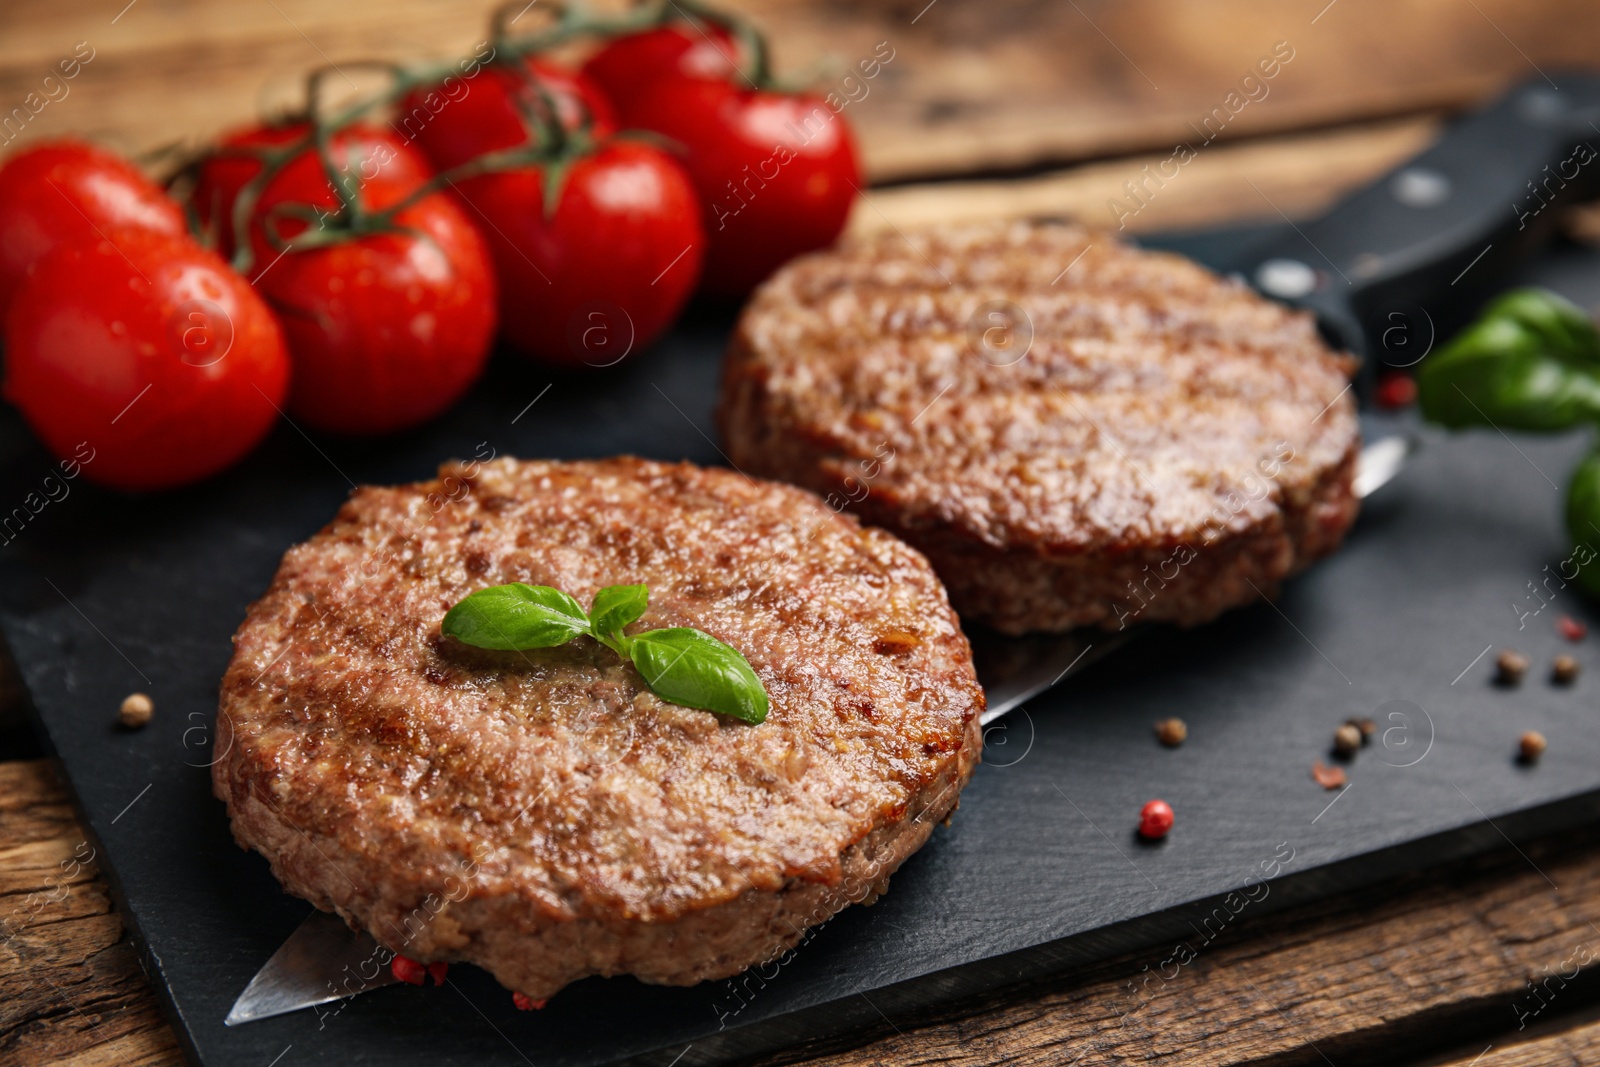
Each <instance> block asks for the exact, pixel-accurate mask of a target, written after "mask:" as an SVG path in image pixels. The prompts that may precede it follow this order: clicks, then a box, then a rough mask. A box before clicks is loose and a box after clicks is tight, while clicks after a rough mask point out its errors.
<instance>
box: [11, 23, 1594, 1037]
mask: <svg viewBox="0 0 1600 1067" xmlns="http://www.w3.org/2000/svg"><path fill="white" fill-rule="evenodd" d="M125 3H126V0H111V2H104V0H93V2H88V0H10V2H8V3H7V4H6V5H5V8H4V10H3V11H0V143H3V142H7V141H10V142H12V144H13V145H19V144H23V143H26V142H27V141H29V140H33V139H36V138H41V137H47V136H58V135H61V134H65V133H69V132H80V133H87V134H90V135H93V136H96V137H99V138H102V139H104V140H106V141H108V142H110V143H112V144H114V145H116V146H118V147H121V148H123V149H125V150H128V151H135V152H141V151H145V150H149V149H152V148H156V147H159V146H162V145H167V144H171V143H173V142H177V141H184V140H189V141H194V140H197V139H201V138H204V137H208V136H211V135H213V134H215V133H216V132H217V131H218V130H221V129H223V128H225V127H227V126H229V125H232V124H235V123H239V122H241V121H245V120H248V119H249V118H250V117H251V116H252V114H253V113H255V111H256V110H257V108H258V107H260V106H265V107H271V106H274V105H275V104H277V105H281V104H282V103H283V102H284V101H286V100H288V99H289V98H290V97H291V96H292V92H293V88H294V86H295V85H296V84H297V82H298V74H299V72H301V71H303V70H305V69H306V68H308V67H311V66H316V65H323V64H332V65H339V64H340V63H350V62H351V61H353V60H356V59H360V58H364V57H369V56H373V55H383V56H389V57H400V58H406V59H415V58H420V57H424V56H438V55H440V54H442V53H447V52H448V51H450V50H453V49H463V50H464V49H466V48H467V47H469V46H470V45H471V44H473V43H474V42H475V40H477V39H478V38H479V37H480V36H481V30H480V27H481V25H482V24H483V17H482V16H483V10H484V9H483V7H482V6H481V5H479V4H476V3H472V4H440V3H437V2H435V0H389V2H387V3H382V4H380V3H378V2H377V0H362V2H359V3H347V4H339V5H335V4H326V3H321V2H318V0H240V2H237V3H231V4H227V5H223V4H221V3H216V4H208V3H200V2H197V0H133V3H131V4H127V5H126V6H124V4H125ZM738 6H740V7H742V8H744V9H747V10H749V11H751V12H752V13H754V14H755V15H756V17H757V18H758V19H759V20H761V21H762V22H763V23H764V24H765V25H766V26H767V27H768V28H769V29H772V30H775V31H777V32H776V33H775V38H776V44H777V54H778V59H779V63H780V67H787V68H789V69H794V68H796V67H798V66H801V65H804V64H806V63H808V62H810V61H812V60H814V59H816V58H818V57H819V56H822V55H823V54H825V53H832V54H834V55H836V56H838V57H840V58H841V59H842V60H843V61H844V64H845V65H846V66H848V65H851V64H853V63H854V62H855V61H856V60H857V59H858V58H860V57H865V56H867V55H869V54H871V53H872V52H873V51H874V48H875V47H876V46H877V44H878V43H879V42H888V44H889V47H891V48H892V49H893V50H894V58H893V60H892V61H891V62H890V63H889V64H888V65H887V66H886V67H885V68H884V69H883V71H882V72H881V74H880V76H879V77H878V78H876V79H874V80H873V81H872V83H870V85H869V87H868V91H867V93H866V95H865V96H864V97H862V98H861V99H859V100H858V101H856V102H854V103H852V104H851V105H849V108H850V110H849V111H848V112H847V114H849V116H850V117H851V118H852V119H853V120H854V121H855V123H856V126H857V128H858V130H859V132H860V136H861V141H862V146H863V152H864V156H865V159H866V163H867V167H868V170H869V172H870V175H871V177H872V181H873V185H874V187H873V188H871V189H869V191H868V193H867V195H866V196H865V198H864V199H863V201H862V202H861V204H860V205H859V207H858V210H857V213H856V216H855V218H854V219H853V220H852V226H853V227H854V228H856V229H857V230H871V229H874V228H881V227H889V226H896V227H901V228H905V227H909V226H913V225H916V224H919V223H922V222H926V221H930V220H936V219H949V218H961V217H980V216H984V215H993V214H1016V215H1021V214H1036V213H1051V214H1077V215H1079V216H1081V217H1083V218H1085V219H1087V220H1088V221H1091V222H1099V223H1102V224H1103V223H1107V222H1112V221H1114V218H1115V215H1114V214H1113V213H1112V210H1111V209H1110V208H1109V207H1108V201H1111V200H1113V199H1116V198H1118V197H1121V196H1123V195H1124V186H1123V183H1124V182H1127V181H1129V180H1131V179H1134V178H1136V177H1137V176H1138V175H1139V173H1140V168H1141V167H1142V166H1143V164H1144V163H1146V162H1151V161H1154V160H1159V159H1163V158H1165V157H1166V156H1167V155H1168V154H1170V152H1171V150H1172V146H1173V144H1174V143H1175V142H1176V141H1177V140H1179V139H1193V137H1194V132H1193V128H1192V127H1191V126H1190V124H1191V123H1196V124H1201V123H1204V121H1205V117H1206V116H1207V115H1210V114H1213V113H1214V109H1216V108H1218V107H1221V106H1224V102H1225V98H1226V97H1227V94H1228V93H1229V92H1230V91H1233V90H1235V89H1236V88H1238V87H1239V85H1240V82H1241V79H1242V78H1243V77H1244V76H1245V74H1246V73H1248V72H1249V71H1250V70H1251V69H1252V67H1254V66H1255V65H1256V63H1257V62H1258V60H1259V59H1260V58H1261V57H1263V56H1266V55H1268V54H1269V53H1271V52H1272V51H1273V49H1274V48H1275V47H1280V48H1282V47H1287V48H1288V49H1292V50H1293V53H1294V55H1293V59H1292V60H1290V61H1289V62H1287V63H1286V64H1284V65H1283V66H1282V69H1281V70H1280V72H1279V73H1278V75H1277V76H1276V77H1275V78H1273V79H1272V80H1271V81H1270V83H1269V86H1268V92H1267V94H1266V96H1265V97H1263V98H1261V99H1259V100H1252V101H1251V102H1250V103H1249V104H1248V105H1247V106H1245V107H1244V108H1243V109H1241V110H1240V111H1239V112H1238V114H1236V115H1230V116H1229V121H1228V122H1227V123H1226V124H1225V128H1222V129H1221V130H1220V136H1218V137H1216V138H1215V139H1214V141H1213V142H1212V143H1210V144H1208V145H1207V146H1205V147H1204V149H1203V150H1202V151H1201V152H1200V153H1199V157H1198V158H1197V159H1196V160H1195V161H1194V162H1193V163H1192V164H1190V165H1188V166H1186V167H1185V168H1184V169H1183V171H1182V173H1181V176H1180V178H1179V179H1176V180H1173V181H1171V182H1169V183H1168V184H1167V185H1166V186H1164V187H1162V188H1161V189H1160V190H1159V192H1158V194H1157V195H1156V196H1154V197H1153V198H1151V200H1150V202H1149V204H1148V206H1147V208H1145V209H1144V210H1141V211H1139V212H1138V213H1137V214H1136V215H1134V216H1133V217H1132V218H1131V219H1128V220H1127V221H1128V227H1127V228H1128V229H1129V230H1130V231H1135V232H1137V231H1151V230H1160V229H1172V228H1182V227H1195V226H1203V225H1209V224H1216V223H1219V222H1222V221H1231V220H1241V219H1252V218H1274V217H1276V216H1278V215H1279V214H1280V213H1281V214H1284V215H1289V216H1300V215H1305V214H1308V213H1313V212H1315V211H1317V210H1318V209H1319V208H1321V207H1322V206H1324V205H1325V204H1327V203H1328V202H1329V201H1330V200H1331V199H1333V198H1334V197H1336V196H1338V195H1339V194H1340V193H1342V192H1344V191H1346V190H1348V189H1350V188H1351V187H1353V186H1354V185H1357V184H1359V183H1361V182H1362V181H1364V180H1366V179H1368V178H1370V177H1371V176H1373V175H1374V174H1377V173H1379V172H1381V171H1383V170H1384V169H1386V168H1387V167H1389V166H1392V165H1393V164H1394V163H1395V162H1397V161H1399V160H1400V159H1403V158H1404V157H1405V156H1407V155H1408V154H1410V153H1412V152H1414V151H1416V150H1417V148H1418V147H1419V146H1421V145H1422V144H1424V143H1426V141H1427V139H1428V138H1429V136H1430V135H1431V134H1432V133H1433V132H1434V131H1435V130H1436V129H1437V125H1438V123H1439V121H1440V120H1441V117H1442V116H1443V115H1445V114H1447V113H1448V112H1449V111H1451V110H1452V109H1457V108H1459V107H1461V106H1464V105H1466V104H1468V103H1470V102H1472V101H1475V100H1478V99H1480V98H1482V97H1483V96H1485V95H1487V94H1490V93H1492V92H1494V91H1496V90H1497V89H1499V88H1502V87H1503V86H1505V85H1506V84H1507V83H1509V82H1511V81H1516V80H1522V79H1524V78H1529V77H1533V78H1537V77H1542V76H1543V74H1544V73H1545V72H1550V71H1554V70H1556V69H1558V68H1560V67H1562V66H1563V65H1579V64H1583V63H1586V62H1593V57H1594V54H1595V52H1596V45H1600V5H1595V4H1593V3H1592V0H1543V2H1540V3H1537V4H1530V3H1527V2H1525V0H1523V2H1519V0H1386V2H1381V0H1333V2H1332V3H1329V2H1327V0H1304V2H1301V0H1291V2H1284V3H1279V4H1275V5H1272V6H1271V9H1270V11H1268V10H1265V7H1266V6H1265V5H1261V4H1259V3H1256V2H1253V0H1214V2H1211V3H1205V4H1202V3H1182V4H1177V3H1172V2H1170V0H1150V2H1145V0H1118V2H1115V3H1113V2H1108V0H1068V2H1066V3H1045V2H1041V0H1007V2H1004V3H996V2H988V3H983V4H979V3H976V2H974V0H933V2H932V3H929V2H928V0H868V2H861V3H857V4H842V3H834V2H830V0H760V2H756V0H742V2H741V3H739V5H738ZM79 42H84V46H85V47H87V48H88V49H90V50H92V52H93V58H92V59H91V60H90V61H89V62H88V63H86V64H84V65H83V66H82V68H81V70H80V73H79V76H78V77H76V78H75V79H73V80H72V81H71V83H70V86H69V91H68V92H67V94H66V95H64V96H59V99H54V100H51V101H50V102H49V103H48V104H46V105H44V106H43V107H42V108H39V109H38V111H37V114H31V113H30V114H29V115H28V116H25V117H23V118H21V119H17V118H15V117H13V118H12V123H11V126H10V127H6V126H5V121H6V118H7V116H8V115H13V114H14V113H13V112H12V109H13V108H15V107H19V106H24V104H25V101H27V99H28V94H29V93H33V92H36V91H38V90H40V89H41V87H42V85H43V77H44V75H45V74H46V73H47V72H48V69H49V68H50V67H51V66H52V65H54V64H55V63H56V62H57V61H58V60H60V59H62V58H64V57H66V56H69V55H72V54H73V53H74V52H75V51H77V52H80V53H81V52H82V47H80V44H79ZM1279 42H1283V45H1281V46H1280V44H1279ZM834 79H835V84H843V83H841V82H839V81H838V80H837V79H838V74H837V73H836V74H835V75H834ZM53 91H54V92H55V93H57V94H58V95H59V93H60V90H59V88H57V89H55V90H53ZM1252 92H1254V93H1255V94H1256V95H1258V96H1259V94H1260V91H1259V89H1254V90H1252ZM935 179H937V180H935ZM17 703H18V701H17V697H16V694H15V691H14V683H11V684H8V680H7V679H6V677H5V676H4V672H3V671H0V737H3V736H4V733H3V728H4V727H5V726H6V725H7V724H8V723H9V724H11V725H13V726H14V724H15V722H16V721H17V716H18V709H17ZM85 847H86V846H85V843H84V834H83V832H82V830H81V829H80V828H79V826H78V824H77V821H76V819H75V818H74V815H73V812H72V809H71V805H70V802H69V799H68V796H67V793H66V791H65V789H64V788H63V786H62V785H61V783H59V782H58V781H57V779H56V776H55V772H54V770H53V767H52V764H51V763H50V762H49V761H47V760H41V759H33V760H11V761H10V762H0V923H3V925H0V934H3V939H0V946H3V947H0V1063H4V1064H10V1063H16V1064H35V1063H46V1062H71V1063H75V1064H86V1065H87V1064H101V1063H105V1064H147V1063H148V1064H169V1063H176V1062H180V1056H179V1052H178V1048H177V1042H176V1039H175V1038H174V1036H173V1034H172V1032H171V1030H170V1029H169V1028H168V1027H167V1025H166V1023H165V1021H164V1020H163V1018H162V1016H161V1014H160V1012H159V1010H158V1008H157V1007H156V1002H155V997H154V994H153V992H152V991H151V989H150V988H149V986H148V984H147V983H146V981H145V979H144V977H143V975H142V973H141V971H140V969H139V963H138V958H137V953H136V952H135V951H134V949H133V947H132V946H131V945H130V943H129V941H128V939H127V937H126V936H125V934H124V931H123V927H122V922H121V919H120V917H119V916H118V914H117V912H116V909H115V907H114V905H113V903H112V901H111V899H110V897H109V894H108V890H107V888H106V885H105V882H104V881H103V880H102V879H101V878H100V877H99V875H98V873H97V872H96V870H95V868H94V866H93V864H92V863H89V864H85V865H81V866H76V867H74V866H73V865H72V864H71V863H70V862H68V865H67V868H66V869H67V870H68V871H71V872H73V873H71V874H70V876H64V875H63V866H62V865H63V862H64V861H71V860H72V859H73V857H74V856H81V855H84V854H85V853H84V849H85ZM1169 956H1170V950H1169V949H1167V948H1166V947H1161V948H1157V949H1152V950H1149V951H1147V952H1143V953H1135V954H1132V955H1129V956H1126V957H1123V958H1121V959H1118V960H1114V961H1112V962H1110V963H1107V964H1105V965H1103V966H1099V967H1096V968H1094V969H1093V970H1091V971H1087V972H1080V973H1076V974H1072V975H1069V976H1065V977H1063V978H1060V979H1057V980H1053V981H1050V982H1045V983H1039V984H1035V985H1032V986H1029V987H1027V988H1021V989H1015V990H1010V991H1006V992H1003V993H997V994H995V995H993V996H991V997H988V998H985V999H983V1000H980V1001H974V1002H971V1003H967V1004H963V1005H961V1006H959V1007H958V1008H955V1009H951V1010H947V1011H944V1012H941V1013H939V1014H937V1015H936V1016H931V1017H927V1018H922V1019H911V1020H906V1019H897V1020H895V1021H894V1022H893V1023H887V1022H886V1024H885V1025H884V1026H883V1027H882V1028H881V1030H880V1031H879V1032H875V1033H868V1034H861V1035H857V1036H856V1037H855V1038H854V1039H853V1040H852V1042H851V1044H850V1046H848V1047H838V1048H830V1049H798V1050H795V1052H794V1054H793V1055H791V1056H789V1057H786V1059H790V1060H792V1059H797V1058H807V1057H810V1058H813V1061H814V1062H817V1063H826V1064H837V1065H840V1067H843V1065H846V1064H849V1065H854V1064H869V1063H870V1064H908V1065H909V1064H933V1063H938V1064H941V1065H951V1067H954V1065H961V1064H973V1065H978V1064H993V1063H1000V1062H1006V1063H1013V1064H1017V1065H1027V1064H1034V1063H1039V1064H1051V1065H1070V1064H1080V1063H1081V1064H1121V1063H1146V1062H1150V1061H1154V1060H1163V1059H1167V1058H1170V1059H1172V1060H1173V1061H1175V1062H1182V1063H1186V1064H1188V1063H1194V1064H1215V1065H1244V1064H1253V1065H1269V1064H1270V1065H1273V1067H1287V1065H1291V1064H1301V1063H1305V1064H1323V1063H1326V1064H1330V1065H1339V1067H1343V1065H1345V1064H1355V1063H1378V1062H1381V1063H1405V1064H1419V1065H1420V1064H1432V1065H1447V1064H1453V1065H1459V1067H1468V1065H1473V1067H1513V1065H1522V1064H1526V1065H1535V1064H1537V1065H1546V1064H1561V1063H1572V1064H1583V1063H1592V1062H1596V1061H1600V980H1597V979H1596V974H1600V970H1597V969H1594V968H1592V966H1591V964H1592V961H1593V960H1595V959H1600V827H1595V828H1587V829H1584V830H1581V831H1577V832H1573V833H1568V834H1565V835H1563V836H1560V837H1558V838H1554V839H1550V840H1544V841H1538V842H1531V843H1526V842H1525V843H1520V845H1513V844H1511V843H1510V842H1509V841H1508V842H1507V843H1506V845H1505V847H1504V848H1502V849H1500V850H1498V851H1496V852H1494V853H1492V854H1490V855H1487V856H1483V857H1481V858H1479V859H1476V860H1473V861H1470V862H1466V863H1461V864H1457V865H1454V866H1452V867H1450V868H1448V869H1443V870H1436V871H1433V872H1431V873H1429V874H1427V875H1425V876H1418V877H1414V878H1409V879H1405V880H1402V881H1400V882H1397V883H1393V884H1388V885H1383V886H1378V887H1374V888H1371V889H1368V890H1365V891H1363V892H1361V893H1358V894H1355V895H1352V896H1349V897H1346V898H1343V899H1339V900H1335V901H1332V902H1330V903H1326V904H1322V905H1318V906H1315V907H1309V908H1302V909H1298V910H1295V911H1291V912H1285V913H1281V914H1277V915H1271V916H1265V917H1259V918H1256V919H1253V920H1250V921H1248V922H1244V923H1240V924H1238V925H1237V926H1236V927H1235V928H1230V930H1229V932H1228V933H1227V934H1226V935H1224V936H1223V937H1222V938H1221V939H1219V940H1218V941H1217V942H1215V943H1214V944H1212V945H1210V946H1208V947H1207V948H1206V949H1205V950H1204V951H1203V952H1202V953H1201V954H1200V955H1199V956H1198V958H1196V959H1195V960H1194V961H1193V962H1192V963H1190V964H1189V965H1187V966H1185V967H1182V968H1171V967H1167V968H1163V967H1162V966H1161V961H1163V960H1164V959H1166V958H1168V957H1169ZM1174 971H1175V973H1174ZM1163 972H1164V973H1163ZM1152 974H1159V975H1161V976H1160V977H1157V978H1154V979H1152V978H1151V977H1150V975H1152ZM1168 975H1170V977H1169V976H1168Z"/></svg>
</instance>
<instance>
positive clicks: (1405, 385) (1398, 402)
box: [1373, 371, 1417, 409]
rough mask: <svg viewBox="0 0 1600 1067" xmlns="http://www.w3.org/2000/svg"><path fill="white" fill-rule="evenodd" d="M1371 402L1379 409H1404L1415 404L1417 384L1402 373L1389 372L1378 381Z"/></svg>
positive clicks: (1413, 379) (1409, 376)
mask: <svg viewBox="0 0 1600 1067" xmlns="http://www.w3.org/2000/svg"><path fill="white" fill-rule="evenodd" d="M1373 400H1374V401H1376V402H1377V405H1378V406H1379V407H1381V408H1390V409H1394V408H1405V407H1410V406H1411V405H1412V404H1415V403H1416V402H1417V382H1416V379H1415V378H1413V377H1411V375H1409V374H1406V373H1405V372H1403V371H1390V372H1389V373H1387V374H1385V375H1384V376H1383V377H1382V378H1380V379H1379V380H1378V388H1377V389H1376V390H1374V392H1373Z"/></svg>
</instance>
